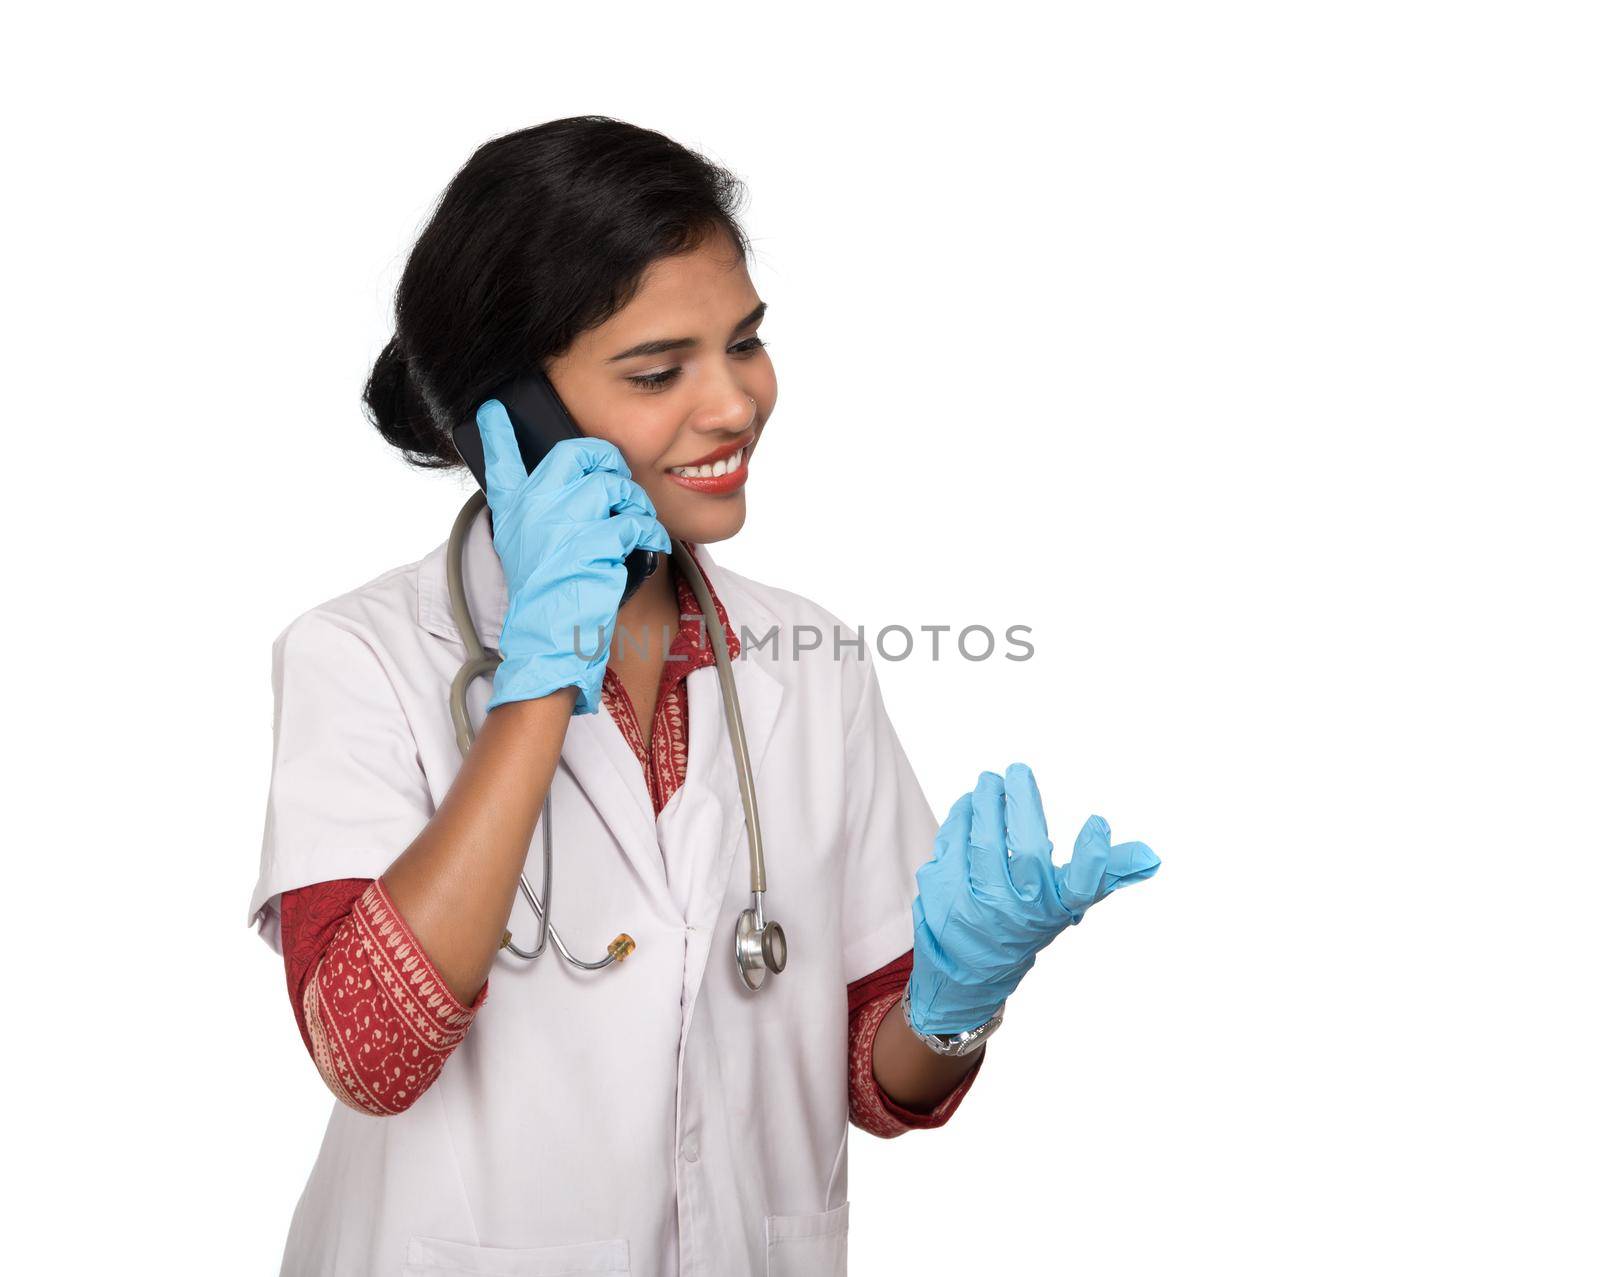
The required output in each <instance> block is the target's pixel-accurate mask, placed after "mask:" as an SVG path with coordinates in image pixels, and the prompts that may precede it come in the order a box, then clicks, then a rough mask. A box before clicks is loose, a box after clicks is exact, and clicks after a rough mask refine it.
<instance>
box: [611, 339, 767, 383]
mask: <svg viewBox="0 0 1600 1277" xmlns="http://www.w3.org/2000/svg"><path fill="white" fill-rule="evenodd" d="M766 345H767V343H766V342H764V341H762V340H761V338H760V337H746V338H745V339H744V340H743V341H741V342H740V343H739V344H738V345H737V346H729V347H728V353H729V354H731V355H738V356H741V357H748V356H750V355H753V354H755V353H756V351H758V350H763V349H765V348H766ZM682 371H683V369H682V368H668V369H667V370H666V371H664V372H652V373H647V374H645V375H644V376H641V377H629V378H627V380H628V381H631V382H632V383H633V384H634V385H636V386H638V387H639V389H640V390H646V391H651V390H665V389H666V388H667V387H668V386H670V385H671V384H672V383H673V382H674V381H676V380H677V379H678V374H679V373H681V372H682Z"/></svg>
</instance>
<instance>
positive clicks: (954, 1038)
mask: <svg viewBox="0 0 1600 1277" xmlns="http://www.w3.org/2000/svg"><path fill="white" fill-rule="evenodd" d="M1005 1008H1006V1004H1005V1002H1004V1000H1002V1001H1001V1002H1000V1004H999V1006H997V1007H995V1008H994V1010H993V1011H992V1012H991V1013H990V1014H989V1015H988V1016H987V1017H986V1018H985V1019H984V1020H983V1021H982V1022H980V1023H978V1024H976V1025H973V1026H972V1027H971V1028H966V1029H959V1030H955V1031H953V1032H935V1031H929V1030H927V1029H923V1028H919V1027H918V1023H917V1017H916V1015H915V1013H914V1012H913V1010H912V1000H911V986H910V984H909V983H908V984H907V985H906V989H905V992H904V993H902V994H901V995H900V1005H899V1007H898V1010H899V1013H900V1015H901V1016H902V1017H903V1018H904V1020H905V1023H906V1026H907V1027H908V1028H909V1029H910V1030H911V1032H912V1034H913V1035H915V1036H916V1037H917V1039H918V1040H920V1041H921V1042H922V1044H923V1045H924V1046H926V1047H927V1048H928V1049H929V1050H930V1051H932V1052H933V1053H934V1054H935V1055H947V1056H963V1055H971V1054H972V1053H973V1052H974V1051H977V1050H980V1049H981V1048H982V1046H983V1044H984V1043H985V1042H987V1041H988V1040H989V1038H991V1037H992V1036H993V1035H994V1031H995V1030H996V1029H998V1028H999V1027H1000V1023H1001V1021H1002V1020H1003V1019H1004V1018H1005ZM891 1014H893V1012H891Z"/></svg>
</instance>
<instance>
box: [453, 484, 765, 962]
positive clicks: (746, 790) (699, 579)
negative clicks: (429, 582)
mask: <svg viewBox="0 0 1600 1277" xmlns="http://www.w3.org/2000/svg"><path fill="white" fill-rule="evenodd" d="M487 504H488V500H487V498H486V497H485V496H484V494H483V492H482V491H478V492H474V493H473V494H472V495H471V496H470V497H468V498H467V502H466V504H465V505H463V506H462V507H461V510H460V513H458V514H457V515H456V518H455V522H454V523H453V524H452V525H451V528H450V541H449V544H448V546H447V547H446V551H445V576H446V580H447V581H448V583H449V589H450V611H451V614H452V616H453V617H454V619H455V623H456V629H457V631H458V632H459V633H460V635H461V642H462V646H463V647H464V648H465V655H466V659H465V660H464V661H463V662H462V664H461V668H460V669H459V670H457V671H456V676H455V678H454V679H453V680H451V683H450V717H451V719H452V721H453V723H454V726H455V733H456V745H457V746H458V747H459V748H460V750H461V756H462V757H463V758H465V757H466V755H467V753H468V751H469V750H470V749H471V748H472V742H473V739H474V737H475V733H474V731H473V728H472V722H471V719H470V717H469V716H468V714H467V688H468V687H470V686H471V685H472V682H473V681H474V680H475V679H479V678H484V677H488V676H490V675H492V674H493V673H494V671H495V669H496V668H497V667H498V666H499V664H500V657H499V655H498V653H496V654H494V655H490V654H489V653H488V652H486V651H485V650H484V647H483V643H482V641H481V640H480V638H479V637H478V627H477V626H476V625H475V624H474V622H473V619H472V610H471V608H470V606H469V605H468V603H467V591H466V582H465V580H464V578H463V573H462V560H463V557H464V550H465V547H466V540H467V534H468V532H469V530H470V529H471V527H472V522H473V520H474V519H476V518H477V517H478V514H479V512H481V511H482V510H483V509H484V507H485V506H486V505H487ZM672 552H673V555H674V556H675V557H674V562H675V563H676V564H677V565H678V567H679V568H680V569H681V570H682V571H683V574H684V576H685V577H686V578H687V579H688V582H689V588H690V589H691V590H692V591H693V592H694V596H695V600H696V602H697V603H699V605H700V613H701V618H702V620H703V622H704V623H705V627H706V634H707V637H708V638H709V639H710V641H711V651H712V655H713V656H714V657H715V658H716V666H717V679H718V682H719V684H720V686H721V689H722V710H723V717H724V719H725V720H726V722H727V725H728V736H729V739H730V740H731V741H732V743H733V755H734V766H735V768H736V769H737V774H738V778H739V799H740V802H741V804H742V806H743V808H744V824H745V832H746V835H747V841H748V843H749V849H750V893H751V898H752V899H751V904H752V912H753V913H754V915H755V924H756V929H757V932H758V933H759V932H760V931H761V930H762V929H764V928H765V927H766V917H765V910H764V901H763V896H764V895H765V893H766V889H767V870H766V858H765V855H764V854H763V846H762V841H761V814H760V811H759V810H758V808H757V806H756V794H755V778H754V775H753V774H752V770H751V766H750V749H749V745H748V743H747V741H746V738H745V732H744V718H743V715H742V714H741V713H740V709H739V692H738V688H737V687H736V686H735V684H734V680H733V663H732V658H731V657H730V655H729V653H728V641H727V638H726V636H725V635H724V634H723V631H722V625H721V623H720V621H719V619H718V616H717V610H716V605H715V603H714V601H713V600H712V598H711V590H710V587H709V586H708V585H707V584H706V579H705V576H704V574H703V573H702V572H701V571H700V565H699V564H698V563H697V562H695V559H694V556H693V555H691V554H690V553H689V551H688V549H687V548H686V547H685V546H684V544H683V542H681V541H679V540H677V539H676V538H674V539H673V541H672ZM542 823H543V825H544V848H543V860H544V891H545V895H544V899H543V900H541V899H540V898H539V896H538V894H537V893H536V892H535V891H534V890H533V888H532V887H531V886H529V885H528V877H527V875H526V874H525V873H519V874H518V875H517V880H518V882H519V883H520V885H521V889H522V894H523V896H524V897H525V898H526V900H527V901H528V904H529V906H530V907H531V908H532V909H533V911H534V913H535V914H536V915H537V917H538V919H539V943H538V944H537V945H535V946H534V948H533V949H531V950H525V949H520V948H518V947H517V945H516V944H515V943H514V942H513V941H512V938H511V932H510V931H507V932H506V933H505V937H504V939H503V941H502V944H501V947H502V948H505V949H509V950H510V951H511V952H512V953H514V954H516V956H517V957H519V958H524V959H527V960H529V961H531V960H533V959H534V958H537V957H539V955H540V954H542V953H543V952H544V949H545V943H546V941H547V940H548V941H549V943H551V944H553V945H554V946H555V949H556V952H557V953H559V954H560V955H561V957H562V958H563V959H564V960H565V961H566V962H568V963H569V964H571V965H572V966H574V967H577V968H579V969H581V970H584V971H598V970H601V969H602V968H604V967H608V966H610V965H611V964H612V963H614V962H616V961H618V960H619V958H620V957H621V956H624V954H625V952H626V951H624V953H623V954H619V953H618V952H617V944H618V943H619V942H620V941H621V940H622V939H623V938H624V937H621V936H619V937H618V940H617V941H613V942H612V949H611V951H610V952H608V953H607V954H606V956H605V957H604V958H601V959H599V960H598V961H595V962H585V961H584V960H582V959H580V958H578V957H576V956H575V955H574V954H573V953H572V951H571V950H570V949H568V948H567V946H566V944H565V943H564V942H563V941H562V939H561V934H560V932H558V931H557V930H556V928H555V926H554V924H553V923H551V921H550V902H551V897H552V894H553V885H554V884H553V869H554V850H553V834H552V821H551V802H550V796H549V795H548V794H546V795H545V802H544V812H543V817H542ZM773 926H774V929H775V930H776V929H777V928H776V924H773ZM780 943H781V932H780ZM631 947H632V942H631V941H629V942H628V948H629V949H631ZM776 969H778V970H781V969H782V964H781V962H780V963H779V965H778V967H777V968H776ZM740 971H741V974H742V975H743V976H744V977H745V980H746V984H747V985H749V987H751V988H755V987H759V979H758V980H757V982H756V983H755V984H751V983H750V975H749V973H748V972H746V970H745V960H744V959H741V960H740Z"/></svg>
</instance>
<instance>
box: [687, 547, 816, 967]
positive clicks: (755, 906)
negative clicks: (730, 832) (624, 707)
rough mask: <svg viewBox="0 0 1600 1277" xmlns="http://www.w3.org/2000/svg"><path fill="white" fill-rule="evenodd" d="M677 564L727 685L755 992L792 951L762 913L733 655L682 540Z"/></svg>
mask: <svg viewBox="0 0 1600 1277" xmlns="http://www.w3.org/2000/svg"><path fill="white" fill-rule="evenodd" d="M672 556H673V560H672V561H673V562H674V563H675V564H676V565H677V566H678V569H679V571H681V572H682V573H683V575H684V576H685V577H686V578H688V581H689V588H690V589H691V590H693V591H694V597H695V601H696V602H697V603H699V605H700V615H701V618H702V619H703V621H704V623H705V628H706V635H707V637H709V638H710V640H711V650H712V653H713V654H714V655H715V656H716V658H717V680H718V682H719V683H720V684H721V685H722V713H723V717H724V718H726V719H727V722H728V736H729V737H730V738H731V739H732V741H733V761H734V765H735V766H736V767H737V768H738V771H739V800H740V801H741V802H742V803H743V804H744V828H745V835H746V838H747V840H748V842H749V844H750V908H748V909H746V910H745V911H744V912H743V913H741V914H740V915H739V922H738V925H737V926H736V927H735V928H734V933H733V959H734V961H735V962H736V963H737V964H738V967H739V978H740V979H741V980H742V981H743V982H744V987H745V988H747V989H749V990H751V991H752V992H753V991H754V990H756V989H759V988H760V987H761V986H762V984H764V983H765V982H766V977H767V973H768V972H769V971H770V972H772V973H773V974H777V973H778V972H780V971H782V970H783V968H784V965H785V964H786V963H787V962H788V960H789V946H788V942H787V941H786V939H785V938H784V934H783V928H782V927H780V926H779V925H778V924H777V923H776V922H768V921H767V919H766V916H765V912H764V910H763V899H762V898H763V896H764V895H765V894H766V890H767V863H766V857H765V855H764V854H763V848H762V843H761V813H760V812H759V811H757V810H756V784H755V777H754V776H753V775H752V774H751V771H750V747H749V745H748V744H747V742H746V740H745V734H744V717H743V715H741V714H740V712H739V689H738V688H737V687H736V686H735V685H734V681H733V661H732V658H731V657H729V655H728V640H727V638H726V637H725V636H724V635H723V632H722V625H721V623H720V622H719V620H718V619H717V609H716V604H715V603H714V602H713V601H712V598H711V590H710V588H709V587H708V586H707V585H706V579H705V576H704V575H703V574H702V573H701V571H700V565H699V564H698V563H697V562H695V558H694V555H692V554H690V553H689V550H688V547H686V546H685V545H684V544H683V542H681V541H679V540H678V539H677V538H673V542H672Z"/></svg>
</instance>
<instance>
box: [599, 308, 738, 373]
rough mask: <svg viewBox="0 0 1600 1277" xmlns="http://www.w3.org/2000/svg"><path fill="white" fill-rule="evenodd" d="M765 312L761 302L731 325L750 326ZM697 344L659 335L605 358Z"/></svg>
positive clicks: (631, 356) (610, 361) (632, 356)
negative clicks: (652, 339) (653, 339)
mask: <svg viewBox="0 0 1600 1277" xmlns="http://www.w3.org/2000/svg"><path fill="white" fill-rule="evenodd" d="M766 313H767V303H766V302H762V303H761V304H760V305H759V306H757V307H756V308H755V309H754V310H752V311H751V312H750V313H749V314H748V315H746V316H745V317H744V318H743V319H741V320H740V321H739V322H738V323H737V324H735V325H734V326H733V331H734V332H739V331H740V330H741V329H744V328H748V327H750V325H751V324H754V323H758V322H760V320H761V318H762V317H763V316H764V315H765V314H766ZM699 344H700V343H699V342H698V341H697V340H696V339H695V338H693V337H661V338H658V339H657V340H655V341H641V342H640V343H639V344H638V345H637V346H629V347H628V348H627V349H626V350H624V351H623V352H622V353H621V354H617V355H612V356H611V358H610V359H608V360H606V362H607V363H608V364H614V363H616V362H617V361H618V360H619V359H635V358H637V357H638V356H640V355H662V354H665V353H666V352H667V351H669V350H686V349H690V348H692V347H694V346H698V345H699Z"/></svg>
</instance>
